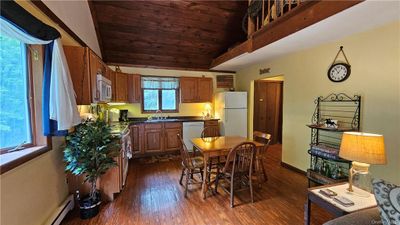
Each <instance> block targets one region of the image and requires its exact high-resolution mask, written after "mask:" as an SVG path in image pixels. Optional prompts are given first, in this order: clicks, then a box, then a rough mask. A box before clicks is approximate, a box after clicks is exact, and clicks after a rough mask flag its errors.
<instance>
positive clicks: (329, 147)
mask: <svg viewBox="0 0 400 225" xmlns="http://www.w3.org/2000/svg"><path fill="white" fill-rule="evenodd" d="M314 102H315V104H316V106H315V110H314V113H313V116H312V117H311V124H309V125H307V126H308V127H309V128H311V143H310V149H309V150H308V153H309V154H310V157H311V160H310V168H309V169H308V170H307V177H308V180H309V186H310V185H311V182H313V183H315V184H331V183H337V182H342V181H345V180H347V177H348V169H349V167H350V164H351V161H348V160H345V159H342V158H340V157H339V148H340V142H341V139H342V134H343V132H346V131H359V130H360V111H361V96H359V95H354V96H353V97H350V96H349V95H347V94H345V93H337V94H336V93H332V94H330V95H328V96H326V97H322V96H320V97H318V98H317V99H315V101H314ZM327 119H329V121H333V122H336V121H337V124H336V125H335V126H327V124H326V123H327ZM321 161H322V163H323V164H325V165H326V164H327V165H328V166H325V167H327V168H328V167H330V168H331V169H330V170H335V172H337V171H339V173H337V174H335V173H333V171H331V172H330V173H327V171H326V170H325V171H324V172H321V170H320V169H321V168H320V167H319V166H321V165H320V164H318V163H320V162H321ZM332 167H334V168H333V169H332ZM340 171H341V172H340Z"/></svg>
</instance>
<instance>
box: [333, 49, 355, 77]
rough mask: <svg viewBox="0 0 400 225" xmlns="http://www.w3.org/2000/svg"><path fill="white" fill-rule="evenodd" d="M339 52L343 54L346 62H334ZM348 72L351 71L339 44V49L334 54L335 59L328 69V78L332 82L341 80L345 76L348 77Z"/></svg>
mask: <svg viewBox="0 0 400 225" xmlns="http://www.w3.org/2000/svg"><path fill="white" fill-rule="evenodd" d="M340 52H341V53H342V54H343V56H344V58H345V59H346V62H336V59H337V57H338V55H339V53H340ZM350 73H351V66H350V63H349V61H348V60H347V57H346V55H345V54H344V51H343V46H340V49H339V51H338V53H337V54H336V57H335V59H334V60H333V62H332V64H331V66H330V67H329V69H328V78H329V80H331V81H332V82H343V81H345V80H346V79H347V78H349V76H350Z"/></svg>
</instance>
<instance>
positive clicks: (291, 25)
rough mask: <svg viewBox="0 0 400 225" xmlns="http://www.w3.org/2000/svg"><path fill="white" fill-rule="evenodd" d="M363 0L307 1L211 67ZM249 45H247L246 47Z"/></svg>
mask: <svg viewBox="0 0 400 225" xmlns="http://www.w3.org/2000/svg"><path fill="white" fill-rule="evenodd" d="M360 2H362V0H351V1H323V0H320V1H307V2H304V3H302V4H301V5H300V6H298V7H296V8H294V9H292V10H291V11H290V12H288V13H286V14H285V15H283V16H282V17H280V18H278V19H277V20H275V21H273V22H271V23H270V24H268V25H266V26H264V27H263V28H262V29H260V30H258V31H256V32H255V33H254V34H253V35H252V36H251V37H250V38H249V39H248V40H247V41H246V42H250V43H247V44H245V46H243V45H242V44H241V45H238V46H236V47H234V48H233V49H232V50H230V51H228V52H226V53H224V54H222V55H220V56H218V57H217V58H215V59H214V60H213V61H212V63H211V65H210V68H214V67H215V66H218V65H220V64H222V63H224V62H226V61H228V60H231V59H233V58H235V57H237V56H239V55H242V54H244V53H248V52H253V51H255V50H257V49H259V48H262V47H264V46H266V45H269V44H271V43H273V42H275V41H278V40H280V39H282V38H284V37H286V36H289V35H290V34H293V33H295V32H297V31H299V30H301V29H304V28H306V27H308V26H310V25H313V24H315V23H317V22H319V21H321V20H324V19H326V18H328V17H330V16H332V15H335V14H337V13H339V12H341V11H343V10H345V9H347V8H350V7H352V6H354V5H356V4H358V3H360ZM246 46H247V47H246Z"/></svg>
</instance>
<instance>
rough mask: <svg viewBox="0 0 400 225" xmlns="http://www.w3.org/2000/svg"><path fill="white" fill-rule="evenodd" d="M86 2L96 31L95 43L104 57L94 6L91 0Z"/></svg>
mask: <svg viewBox="0 0 400 225" xmlns="http://www.w3.org/2000/svg"><path fill="white" fill-rule="evenodd" d="M87 2H88V4H89V9H90V14H91V15H92V19H93V25H94V29H95V31H96V36H97V41H98V42H99V47H100V52H101V55H102V56H103V57H104V51H103V39H102V38H101V35H100V29H99V23H98V22H97V15H96V10H95V9H94V7H95V6H94V4H93V0H88V1H87Z"/></svg>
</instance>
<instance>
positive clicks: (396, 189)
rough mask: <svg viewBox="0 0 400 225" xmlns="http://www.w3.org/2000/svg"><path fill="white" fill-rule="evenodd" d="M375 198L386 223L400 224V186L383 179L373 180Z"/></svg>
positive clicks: (390, 224)
mask: <svg viewBox="0 0 400 225" xmlns="http://www.w3.org/2000/svg"><path fill="white" fill-rule="evenodd" d="M372 186H373V188H374V194H375V199H376V201H377V203H378V208H379V212H380V214H381V219H382V223H383V224H384V225H399V224H400V186H397V185H395V184H390V183H388V182H386V181H384V180H381V179H374V180H373V181H372Z"/></svg>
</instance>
